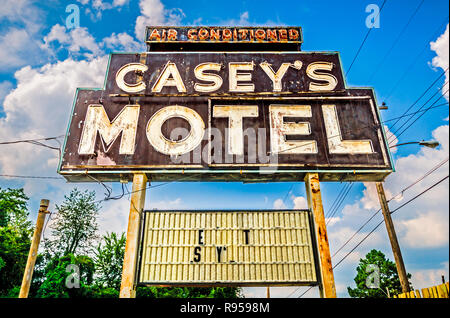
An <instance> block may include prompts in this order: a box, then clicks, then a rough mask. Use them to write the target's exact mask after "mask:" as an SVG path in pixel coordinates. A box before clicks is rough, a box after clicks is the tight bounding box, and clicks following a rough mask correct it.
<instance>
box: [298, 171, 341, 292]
mask: <svg viewBox="0 0 450 318" xmlns="http://www.w3.org/2000/svg"><path fill="white" fill-rule="evenodd" d="M305 185H306V195H307V197H308V206H309V208H310V209H311V211H312V213H313V217H314V225H315V233H316V240H317V246H318V249H319V257H320V275H321V282H322V283H321V288H320V294H321V296H322V297H325V298H336V287H335V284H334V275H333V266H332V265H331V255H330V246H329V244H328V235H327V227H326V225H325V215H324V212H323V205H322V195H321V194H320V183H319V175H318V174H317V173H307V174H306V176H305Z"/></svg>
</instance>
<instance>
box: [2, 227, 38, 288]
mask: <svg viewBox="0 0 450 318" xmlns="http://www.w3.org/2000/svg"><path fill="white" fill-rule="evenodd" d="M30 244H31V241H30V237H29V235H28V233H27V232H26V231H20V232H19V231H17V229H15V228H14V227H11V226H4V227H0V295H5V294H7V292H8V290H9V289H11V288H13V287H14V286H16V285H20V283H21V282H22V277H23V271H24V269H25V264H26V262H27V257H28V251H29V249H30Z"/></svg>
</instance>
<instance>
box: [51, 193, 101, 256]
mask: <svg viewBox="0 0 450 318" xmlns="http://www.w3.org/2000/svg"><path fill="white" fill-rule="evenodd" d="M99 209H100V206H99V205H98V203H95V192H94V191H92V192H88V191H84V192H80V191H79V190H78V189H77V188H74V189H73V190H72V191H71V192H70V193H69V195H65V196H64V202H63V203H62V204H61V205H56V210H57V211H58V213H57V216H56V221H55V223H54V224H53V225H52V236H53V237H54V238H53V239H51V240H48V241H46V245H45V246H46V251H47V252H48V253H49V254H50V255H56V256H64V255H68V254H77V253H79V254H88V253H89V252H90V251H91V249H92V248H91V247H92V246H93V242H94V240H95V239H96V238H97V234H96V232H97V229H98V225H97V220H96V218H97V214H98V211H99Z"/></svg>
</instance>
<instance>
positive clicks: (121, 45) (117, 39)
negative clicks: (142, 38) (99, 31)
mask: <svg viewBox="0 0 450 318" xmlns="http://www.w3.org/2000/svg"><path fill="white" fill-rule="evenodd" d="M103 43H104V44H105V46H106V47H107V48H109V49H112V50H120V51H125V52H140V51H143V50H145V45H144V42H142V43H140V42H137V41H136V40H135V39H134V38H133V37H132V36H130V35H129V34H128V33H125V32H123V33H119V34H116V33H113V34H111V36H109V37H106V38H104V39H103Z"/></svg>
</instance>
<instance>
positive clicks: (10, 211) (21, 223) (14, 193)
mask: <svg viewBox="0 0 450 318" xmlns="http://www.w3.org/2000/svg"><path fill="white" fill-rule="evenodd" d="M27 201H28V197H27V196H26V195H25V193H24V191H23V189H7V190H3V189H2V188H0V227H3V226H11V227H13V228H14V229H16V230H17V231H22V230H27V231H30V232H31V222H30V221H29V220H28V211H27Z"/></svg>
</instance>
